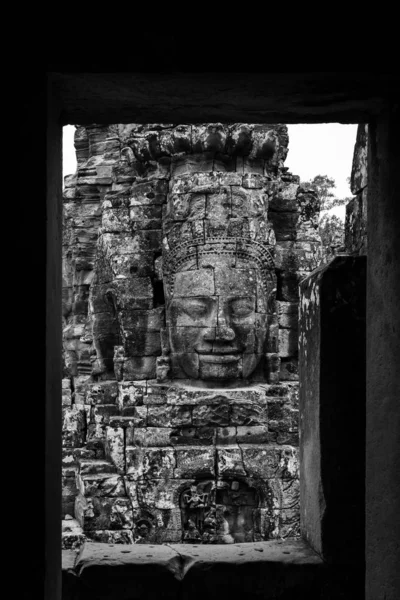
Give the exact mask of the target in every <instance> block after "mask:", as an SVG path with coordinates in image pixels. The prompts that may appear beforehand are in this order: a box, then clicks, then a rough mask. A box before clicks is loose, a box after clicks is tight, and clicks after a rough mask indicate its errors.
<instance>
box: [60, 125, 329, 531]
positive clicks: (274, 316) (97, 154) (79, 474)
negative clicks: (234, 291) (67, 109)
mask: <svg viewBox="0 0 400 600" xmlns="http://www.w3.org/2000/svg"><path fill="white" fill-rule="evenodd" d="M287 144H288V137H287V129H286V127H285V126H284V125H278V126H277V125H274V126H268V125H262V126H258V125H242V124H237V125H230V126H228V125H222V124H211V125H209V124H206V125H196V126H195V125H192V126H188V125H178V126H172V125H149V126H142V125H112V126H109V127H104V126H102V127H98V126H91V127H85V128H83V127H79V128H77V132H76V136H75V146H76V150H77V158H78V170H77V175H76V176H70V177H68V178H67V179H66V187H65V221H64V236H65V238H64V240H65V241H64V281H65V290H64V320H65V321H64V325H65V329H64V358H65V366H64V373H65V380H64V382H65V387H64V386H63V389H64V390H65V393H64V392H63V393H64V396H63V398H64V399H63V404H64V401H65V415H66V420H65V426H64V430H65V434H64V435H65V446H64V454H65V456H64V465H65V467H64V468H65V472H64V476H65V481H68V485H66V486H65V493H64V496H63V498H64V505H65V510H64V513H65V514H67V513H68V514H71V506H72V499H73V498H74V499H75V508H74V515H75V517H76V519H77V520H78V521H79V523H80V525H81V527H82V528H83V531H84V533H85V535H86V536H87V537H89V538H90V539H93V540H97V541H109V542H118V543H132V542H136V543H146V542H153V543H164V542H177V541H193V540H197V541H199V542H201V543H229V542H232V541H252V540H262V539H269V538H273V537H280V536H282V537H287V536H289V537H290V536H293V535H296V534H297V533H298V515H299V507H298V465H297V448H298V423H297V420H298V403H297V387H298V383H297V380H298V374H297V337H298V334H297V309H298V283H299V281H300V280H301V279H302V278H303V277H304V275H305V274H307V273H308V272H310V271H312V270H313V269H314V268H315V267H316V266H318V264H319V262H320V260H321V254H320V241H319V238H318V223H317V221H318V212H319V204H318V200H317V198H316V196H315V194H313V193H312V192H306V191H305V190H303V189H302V188H301V187H300V186H299V178H298V177H296V176H293V175H291V174H290V173H288V172H287V169H285V168H284V167H283V162H284V159H285V157H286V154H287ZM244 198H245V199H246V200H244ZM249 198H250V201H249ZM249 207H251V211H253V212H251V211H250V213H249V212H248V211H249ZM188 211H189V213H190V219H189V220H188V219H187V217H188V215H187V212H188ZM246 211H247V212H246ZM260 211H261V212H262V214H263V218H262V219H261V220H260V218H259V217H260V214H259V213H260ZM185 228H186V229H185ZM185 231H187V235H188V236H192V237H193V235H194V236H201V235H203V236H204V235H205V236H209V234H210V233H211V234H213V233H215V235H216V236H221V234H222V235H223V234H227V236H228V237H229V235H230V236H232V234H233V237H234V236H236V235H238V234H239V235H240V236H242V235H243V233H245V235H247V236H248V238H249V240H252V241H257V240H262V241H263V242H264V243H266V244H267V245H269V246H270V247H271V256H272V257H273V263H272V264H268V265H266V267H268V268H269V269H270V271H271V282H272V283H273V285H272V286H271V291H272V292H273V293H272V294H271V298H270V301H269V308H268V311H266V314H268V341H267V348H266V352H265V358H266V361H265V365H264V367H263V368H262V369H261V370H258V373H257V374H256V376H255V377H254V378H253V381H250V382H247V383H246V382H243V383H245V385H243V387H241V388H240V389H236V387H235V386H232V385H231V386H230V387H229V389H225V388H224V389H221V390H217V391H216V390H215V389H198V388H195V387H193V386H191V385H190V381H189V382H186V383H185V377H184V376H183V375H182V373H179V369H178V368H177V367H176V363H175V366H174V364H172V370H171V369H170V368H169V364H168V361H167V360H166V356H168V355H169V353H170V336H169V332H168V326H169V316H168V314H166V310H165V308H166V303H167V304H168V301H169V295H168V294H169V287H168V286H167V285H166V281H165V273H167V272H168V267H167V266H166V262H165V261H166V259H165V257H166V250H168V249H167V248H166V247H165V240H167V241H168V244H169V247H170V248H174V246H175V245H176V244H179V243H182V240H183V239H184V238H185ZM176 234H177V235H176ZM174 235H176V238H174ZM163 240H164V241H163ZM226 256H227V257H228V258H227V260H228V261H229V256H228V255H226ZM183 259H184V260H186V261H189V262H190V260H194V258H193V257H191V256H190V252H189V253H188V254H187V255H186V256H184V257H183ZM195 260H196V261H198V260H205V257H204V256H202V257H200V256H198V255H197V254H196V257H195ZM207 260H208V261H210V260H211V256H208V257H207ZM225 262H226V261H225ZM267 262H268V261H267ZM222 263H224V261H222V262H221V257H219V263H218V265H216V264H214V265H211V266H213V267H217V270H215V268H214V271H213V273H214V276H215V273H217V271H218V273H219V278H217V284H216V283H215V277H214V276H213V282H212V284H213V285H214V286H215V285H223V286H226V285H228V286H229V285H231V282H229V281H228V282H225V283H222V282H223V277H224V264H225V263H224V264H222ZM197 264H198V263H197ZM226 264H227V263H226ZM203 266H204V264H203ZM204 271H205V269H203V273H204ZM188 272H189V271H188ZM195 272H196V271H194V270H192V271H191V273H195ZM197 272H198V273H200V271H197ZM178 276H181V274H178ZM192 279H193V278H192ZM188 284H189V283H188V282H187V281H185V282H184V286H186V285H188ZM190 285H196V281H195V280H194V279H193V281H191V283H190ZM201 285H202V286H206V285H207V282H206V280H205V278H204V276H202V277H201ZM213 289H214V291H215V287H214V288H213ZM210 291H211V289H210V290H209V292H210ZM211 295H212V294H211ZM259 297H260V298H261V297H262V295H261V294H259ZM183 318H184V317H183ZM182 323H183V321H182ZM183 325H184V323H183ZM172 363H173V361H172ZM260 364H261V363H260ZM163 369H164V371H163ZM179 381H180V382H181V383H180V384H179V385H177V383H179ZM72 415H73V418H72ZM74 419H75V420H74ZM71 423H74V425H71ZM71 428H72V429H73V431H74V432H73V433H71ZM74 428H75V429H74Z"/></svg>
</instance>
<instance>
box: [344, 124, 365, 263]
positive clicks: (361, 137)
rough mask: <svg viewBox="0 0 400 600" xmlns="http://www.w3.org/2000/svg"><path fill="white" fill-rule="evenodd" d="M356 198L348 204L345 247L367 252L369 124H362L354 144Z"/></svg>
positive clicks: (353, 185)
mask: <svg viewBox="0 0 400 600" xmlns="http://www.w3.org/2000/svg"><path fill="white" fill-rule="evenodd" d="M350 187H351V192H352V194H354V196H355V197H354V198H352V199H351V200H350V202H348V203H347V205H346V221H345V240H344V242H345V249H346V252H348V253H349V254H354V255H361V256H362V255H365V254H367V196H368V125H367V124H360V125H359V126H358V129H357V138H356V144H355V146H354V155H353V165H352V170H351V178H350Z"/></svg>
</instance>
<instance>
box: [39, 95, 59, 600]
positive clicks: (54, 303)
mask: <svg viewBox="0 0 400 600" xmlns="http://www.w3.org/2000/svg"><path fill="white" fill-rule="evenodd" d="M49 87H50V84H49ZM47 93H48V106H49V109H48V113H47V138H46V151H47V156H46V197H47V204H46V227H47V229H46V338H45V339H46V400H45V432H46V434H45V446H44V454H45V486H46V487H45V506H44V511H43V513H44V515H45V519H44V523H41V524H40V527H43V528H44V530H45V548H46V551H45V571H46V578H45V586H44V587H45V590H44V598H46V600H47V599H49V600H50V598H61V556H60V551H59V548H60V545H61V529H60V519H61V406H60V398H61V378H62V372H61V364H62V362H61V346H62V331H61V323H62V320H61V319H62V317H61V289H62V283H61V277H62V275H61V268H60V267H61V237H62V230H61V225H62V224H61V219H62V191H61V181H62V129H61V126H60V125H59V122H58V113H57V104H56V101H55V100H54V98H52V97H51V90H50V89H49V90H48V92H47ZM38 410H41V409H38ZM40 459H41V457H40ZM39 520H40V518H39Z"/></svg>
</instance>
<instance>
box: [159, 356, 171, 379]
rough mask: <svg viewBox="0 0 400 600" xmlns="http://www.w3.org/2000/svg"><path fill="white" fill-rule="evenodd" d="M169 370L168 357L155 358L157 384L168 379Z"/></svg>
mask: <svg viewBox="0 0 400 600" xmlns="http://www.w3.org/2000/svg"><path fill="white" fill-rule="evenodd" d="M170 369H171V360H170V358H169V356H157V361H156V378H157V381H158V382H159V383H161V382H163V381H166V380H167V379H168V374H169V371H170Z"/></svg>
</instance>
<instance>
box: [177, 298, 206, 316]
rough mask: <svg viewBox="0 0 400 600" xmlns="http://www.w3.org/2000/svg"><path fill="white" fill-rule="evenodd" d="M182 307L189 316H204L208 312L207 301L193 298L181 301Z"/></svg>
mask: <svg viewBox="0 0 400 600" xmlns="http://www.w3.org/2000/svg"><path fill="white" fill-rule="evenodd" d="M182 308H183V310H184V311H185V313H186V314H187V315H189V316H190V317H204V316H205V315H206V314H207V312H208V305H207V303H206V302H204V300H199V299H195V298H194V299H192V300H185V301H184V302H182Z"/></svg>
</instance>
